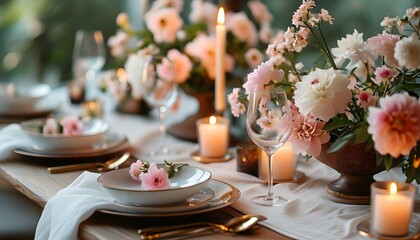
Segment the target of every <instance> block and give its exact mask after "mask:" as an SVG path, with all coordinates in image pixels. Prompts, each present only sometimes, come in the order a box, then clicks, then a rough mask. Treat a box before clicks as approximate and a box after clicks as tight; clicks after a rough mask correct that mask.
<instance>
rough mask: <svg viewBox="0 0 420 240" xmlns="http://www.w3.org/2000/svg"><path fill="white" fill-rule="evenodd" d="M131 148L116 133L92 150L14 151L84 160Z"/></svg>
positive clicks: (109, 134)
mask: <svg viewBox="0 0 420 240" xmlns="http://www.w3.org/2000/svg"><path fill="white" fill-rule="evenodd" d="M128 147H129V142H128V140H127V138H126V137H124V136H123V135H121V134H118V133H115V132H107V133H106V134H105V136H104V138H103V139H102V140H101V141H99V142H96V143H94V144H93V146H92V147H90V148H85V149H72V150H57V149H38V148H37V147H35V146H30V147H19V148H16V149H15V150H13V152H15V153H16V154H19V155H22V156H28V157H38V158H60V159H69V158H72V159H82V158H86V157H99V156H105V155H110V154H114V153H117V152H121V151H125V150H126V149H127V148H128Z"/></svg>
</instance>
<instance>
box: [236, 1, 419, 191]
mask: <svg viewBox="0 0 420 240" xmlns="http://www.w3.org/2000/svg"><path fill="white" fill-rule="evenodd" d="M314 8H315V1H313V0H303V2H302V5H301V6H300V7H299V8H298V9H297V10H296V12H294V14H293V18H292V24H293V25H292V26H290V27H289V28H287V30H286V31H285V32H282V33H280V34H278V35H277V36H276V38H275V40H274V41H273V42H272V43H271V44H269V45H268V47H267V50H266V53H267V54H268V55H269V57H270V58H269V60H267V61H265V62H263V63H262V64H260V65H259V66H258V67H257V68H256V69H255V70H254V71H253V72H252V73H250V74H248V77H247V81H246V82H245V83H244V84H243V88H244V90H245V92H243V91H241V89H239V88H236V89H233V91H232V93H230V94H229V95H228V100H229V103H230V106H231V111H232V113H233V115H234V116H239V115H240V114H242V113H244V112H245V111H246V103H247V98H246V96H247V95H248V94H249V93H250V92H251V91H254V90H256V89H264V88H283V89H285V90H286V92H287V93H288V96H289V99H290V101H291V114H292V122H291V123H290V124H292V134H291V136H290V138H289V141H290V143H291V144H292V147H293V150H294V151H295V152H296V153H301V154H303V155H307V156H310V155H312V156H315V157H316V156H318V155H319V154H320V151H321V145H322V144H325V143H327V142H331V143H332V145H331V147H330V148H329V150H328V152H335V151H338V150H339V149H341V148H342V147H343V146H345V145H346V144H348V143H353V144H365V145H366V148H367V150H369V149H372V148H373V149H374V150H375V151H376V153H377V154H376V155H377V163H378V164H379V163H381V162H383V163H384V164H385V166H386V167H387V169H389V168H391V166H392V163H393V161H394V160H402V161H403V171H404V173H405V175H406V176H407V182H411V181H413V180H414V179H415V180H416V181H417V183H420V171H419V168H418V167H419V165H420V142H419V140H420V102H419V100H418V93H416V90H419V89H420V82H419V80H420V58H419V56H420V39H419V38H420V37H419V34H420V8H419V7H414V8H410V9H408V10H407V11H406V14H405V16H404V17H403V18H398V17H395V18H389V17H385V18H384V20H383V21H382V22H381V26H382V27H384V30H383V32H382V33H379V34H378V35H376V36H373V37H370V38H368V39H367V40H366V41H365V40H363V33H359V32H358V31H357V30H354V32H353V33H352V34H347V35H346V37H343V38H342V39H340V40H338V41H337V46H336V47H334V48H330V47H329V46H328V44H327V41H326V39H325V36H324V34H323V31H322V29H323V28H324V27H325V26H326V25H332V24H333V20H334V19H333V18H332V17H331V16H330V14H329V12H328V11H327V10H325V9H321V10H320V11H319V12H315V11H314V10H315V9H314ZM308 46H315V47H316V48H318V49H319V50H320V51H321V55H322V56H323V57H324V61H322V62H317V64H318V65H314V66H311V67H309V68H305V67H304V66H303V64H302V63H300V62H299V57H300V55H301V54H302V52H303V50H304V49H305V48H306V47H308Z"/></svg>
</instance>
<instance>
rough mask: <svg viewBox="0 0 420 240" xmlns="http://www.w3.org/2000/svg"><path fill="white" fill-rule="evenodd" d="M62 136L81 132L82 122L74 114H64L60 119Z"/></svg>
mask: <svg viewBox="0 0 420 240" xmlns="http://www.w3.org/2000/svg"><path fill="white" fill-rule="evenodd" d="M60 124H61V125H62V126H63V135H64V136H73V135H78V134H82V133H83V123H82V122H81V121H80V120H79V119H78V118H77V117H76V116H66V117H64V118H63V119H61V121H60Z"/></svg>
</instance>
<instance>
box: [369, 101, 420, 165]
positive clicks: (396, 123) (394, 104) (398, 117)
mask: <svg viewBox="0 0 420 240" xmlns="http://www.w3.org/2000/svg"><path fill="white" fill-rule="evenodd" d="M379 105H380V107H369V116H368V118H367V122H368V123H369V127H368V133H370V134H371V135H372V139H373V141H374V144H375V149H376V151H378V152H379V153H380V154H382V155H386V154H390V155H391V156H392V157H394V158H397V157H399V156H400V155H409V153H410V151H411V149H412V148H413V147H415V146H416V145H417V141H418V140H419V139H420V125H419V124H418V123H419V121H420V103H419V101H418V100H417V99H416V98H415V97H411V96H409V95H408V94H407V93H402V94H394V95H392V96H386V97H384V98H381V99H380V100H379Z"/></svg>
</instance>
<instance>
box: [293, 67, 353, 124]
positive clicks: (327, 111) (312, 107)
mask: <svg viewBox="0 0 420 240" xmlns="http://www.w3.org/2000/svg"><path fill="white" fill-rule="evenodd" d="M349 83H350V80H349V79H348V78H347V77H346V75H344V74H342V73H340V72H339V71H335V70H334V69H332V68H330V69H327V70H324V69H319V68H316V69H315V70H314V71H312V72H310V73H309V74H308V75H306V76H303V78H302V81H301V82H298V83H296V90H295V96H294V99H295V103H296V106H297V107H298V108H299V110H300V112H301V113H302V114H304V115H305V116H306V115H308V114H312V115H313V116H314V117H315V118H319V119H321V120H323V121H326V122H327V121H328V120H330V119H331V118H332V117H334V116H335V115H337V113H340V112H343V111H344V110H345V109H346V108H347V104H348V103H349V102H350V101H351V98H352V93H351V91H350V89H348V88H347V86H348V85H349Z"/></svg>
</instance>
